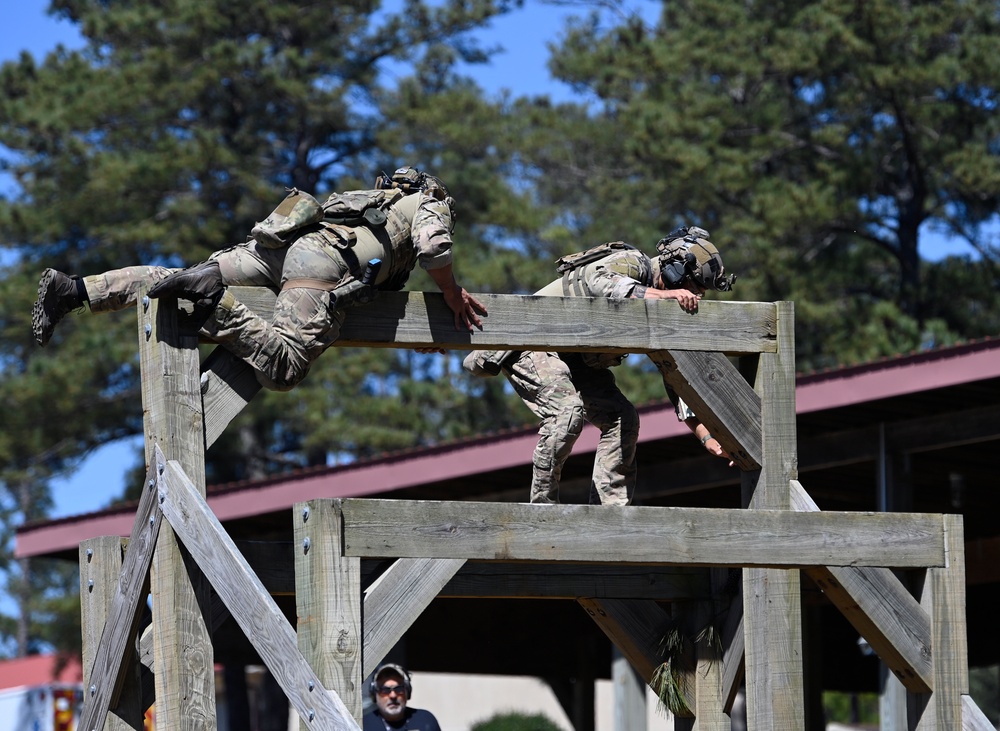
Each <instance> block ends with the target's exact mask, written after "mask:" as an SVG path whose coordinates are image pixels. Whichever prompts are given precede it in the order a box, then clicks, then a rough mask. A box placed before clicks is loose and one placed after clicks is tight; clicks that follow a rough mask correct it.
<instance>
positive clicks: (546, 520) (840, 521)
mask: <svg viewBox="0 0 1000 731" xmlns="http://www.w3.org/2000/svg"><path fill="white" fill-rule="evenodd" d="M344 517H345V522H346V526H345V531H344V536H345V553H346V554H347V555H352V556H361V557H363V558H380V557H383V558H401V557H423V558H465V559H499V560H508V561H515V560H516V561H520V560H528V561H577V562H598V563H605V562H614V561H622V562H626V563H649V564H660V565H685V564H693V565H700V566H732V565H734V564H736V565H741V566H827V565H830V566H839V565H855V566H885V565H891V566H906V567H924V566H941V565H943V564H944V536H943V530H942V527H941V521H940V518H939V517H937V516H933V515H926V514H920V513H891V514H890V513H854V512H843V513H841V512H819V513H795V512H792V511H789V510H784V511H770V510H769V511H765V510H761V511H740V510H725V509H715V508H660V507H606V506H600V505H558V506H555V505H553V506H545V507H540V506H538V505H530V504H525V503H474V502H454V501H443V502H441V501H412V500H371V499H347V500H344Z"/></svg>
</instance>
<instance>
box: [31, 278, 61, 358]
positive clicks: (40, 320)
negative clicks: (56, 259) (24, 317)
mask: <svg viewBox="0 0 1000 731" xmlns="http://www.w3.org/2000/svg"><path fill="white" fill-rule="evenodd" d="M55 273H56V272H55V269H46V270H45V271H44V272H42V278H41V279H39V280H38V299H36V300H35V304H34V306H33V307H32V308H31V332H32V333H33V334H34V336H35V342H36V343H38V345H39V346H41V347H43V348H44V347H45V345H46V344H47V343H48V342H49V339H50V338H51V337H52V333H53V332H54V331H55V329H56V323H54V322H52V321H51V320H49V318H48V317H46V316H45V306H44V302H45V295H46V293H47V292H48V289H49V287H50V286H52V279H53V277H55Z"/></svg>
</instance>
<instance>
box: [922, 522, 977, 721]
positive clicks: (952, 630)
mask: <svg viewBox="0 0 1000 731" xmlns="http://www.w3.org/2000/svg"><path fill="white" fill-rule="evenodd" d="M944 525H945V555H946V558H947V560H948V563H947V566H945V567H942V568H929V569H928V570H927V577H926V580H925V582H924V591H923V594H922V596H921V604H922V605H923V606H924V608H925V609H927V611H928V613H929V614H930V618H931V650H932V658H931V660H932V666H933V675H934V683H933V688H934V690H933V693H931V695H930V698H929V703H928V705H927V706H926V707H925V708H924V710H923V713H922V714H921V716H920V719H919V721H918V723H917V724H916V729H917V731H944V730H945V729H957V728H961V727H962V722H963V721H962V716H963V713H962V696H963V695H968V694H969V651H968V639H967V637H968V635H967V629H966V624H965V537H964V536H965V531H964V528H963V525H962V516H961V515H945V516H944Z"/></svg>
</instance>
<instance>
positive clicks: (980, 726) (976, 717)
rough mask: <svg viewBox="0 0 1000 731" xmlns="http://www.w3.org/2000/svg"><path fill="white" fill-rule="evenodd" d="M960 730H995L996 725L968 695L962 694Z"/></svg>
mask: <svg viewBox="0 0 1000 731" xmlns="http://www.w3.org/2000/svg"><path fill="white" fill-rule="evenodd" d="M962 731H996V726H994V725H993V723H992V722H991V721H990V719H988V718H987V717H986V714H985V713H983V712H982V711H981V710H979V706H977V705H976V702H975V701H974V700H972V697H971V696H968V695H963V696H962Z"/></svg>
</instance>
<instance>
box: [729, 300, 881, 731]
mask: <svg viewBox="0 0 1000 731" xmlns="http://www.w3.org/2000/svg"><path fill="white" fill-rule="evenodd" d="M777 308H778V351H777V352H776V353H773V354H771V353H762V354H761V355H760V357H759V362H758V368H757V373H756V378H755V382H754V390H755V391H757V393H758V394H759V395H760V402H761V451H762V456H763V459H762V460H761V466H762V468H761V471H760V473H759V474H758V475H756V480H754V475H753V473H744V474H745V475H746V477H745V478H744V481H745V485H746V487H748V488H749V486H750V483H752V482H754V481H755V482H756V484H755V485H754V486H753V496H752V498H751V499H750V505H749V506H750V507H751V508H753V510H750V511H748V512H750V513H754V512H756V511H757V510H765V509H766V510H779V511H780V510H788V509H789V508H790V507H791V499H790V496H789V485H788V483H789V480H792V479H796V478H798V464H797V449H796V433H795V336H794V315H793V307H792V303H791V302H779V303H777ZM799 515H803V514H801V513H800V514H799ZM810 515H816V513H811V514H810ZM790 550H791V551H793V553H794V551H795V549H791V548H790ZM838 564H840V562H837V561H833V562H825V565H838ZM855 565H857V564H855ZM883 565H884V564H883ZM743 597H744V599H743V608H744V618H743V630H744V641H745V644H746V688H747V726H748V728H753V729H758V728H759V729H772V728H773V729H801V728H806V711H805V707H806V705H805V690H804V684H803V674H802V607H801V587H800V577H799V572H798V571H794V570H792V571H781V570H773V569H758V568H746V569H744V571H743ZM816 722H818V719H816V720H814V721H813V723H816Z"/></svg>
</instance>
